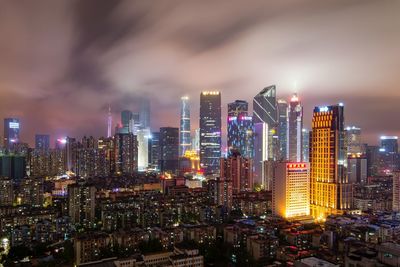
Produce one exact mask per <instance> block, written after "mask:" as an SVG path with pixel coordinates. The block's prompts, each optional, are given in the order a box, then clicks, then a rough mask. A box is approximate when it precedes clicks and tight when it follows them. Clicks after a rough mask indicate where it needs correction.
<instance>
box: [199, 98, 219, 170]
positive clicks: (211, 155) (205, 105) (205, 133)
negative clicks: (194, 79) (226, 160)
mask: <svg viewBox="0 0 400 267" xmlns="http://www.w3.org/2000/svg"><path fill="white" fill-rule="evenodd" d="M220 157H221V93H220V92H215V91H211V92H208V91H207V92H202V93H201V94H200V165H201V167H202V168H203V169H204V171H205V174H215V175H217V174H218V173H219V161H220V160H219V159H220Z"/></svg>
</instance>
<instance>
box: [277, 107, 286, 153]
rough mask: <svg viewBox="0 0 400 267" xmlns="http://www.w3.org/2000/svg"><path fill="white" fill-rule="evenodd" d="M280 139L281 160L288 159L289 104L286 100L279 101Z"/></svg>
mask: <svg viewBox="0 0 400 267" xmlns="http://www.w3.org/2000/svg"><path fill="white" fill-rule="evenodd" d="M278 114H279V117H278V137H279V138H278V139H279V159H280V160H286V159H287V153H288V152H287V146H288V104H287V102H286V101H285V100H283V99H279V100H278Z"/></svg>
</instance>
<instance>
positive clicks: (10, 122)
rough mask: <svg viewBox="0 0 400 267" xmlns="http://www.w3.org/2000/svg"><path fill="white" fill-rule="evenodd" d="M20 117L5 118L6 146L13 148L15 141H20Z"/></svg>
mask: <svg viewBox="0 0 400 267" xmlns="http://www.w3.org/2000/svg"><path fill="white" fill-rule="evenodd" d="M19 130H20V124H19V119H16V118H6V119H4V147H5V148H7V149H10V148H12V146H13V145H14V144H15V143H19V141H20V139H19Z"/></svg>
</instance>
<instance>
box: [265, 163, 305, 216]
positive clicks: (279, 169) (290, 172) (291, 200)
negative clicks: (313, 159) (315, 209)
mask: <svg viewBox="0 0 400 267" xmlns="http://www.w3.org/2000/svg"><path fill="white" fill-rule="evenodd" d="M273 184H274V186H273V190H272V205H273V212H274V214H276V215H279V216H282V217H284V218H294V217H298V216H307V215H310V191H309V190H310V167H309V164H308V163H306V162H302V163H292V162H278V163H276V171H275V175H274V178H273Z"/></svg>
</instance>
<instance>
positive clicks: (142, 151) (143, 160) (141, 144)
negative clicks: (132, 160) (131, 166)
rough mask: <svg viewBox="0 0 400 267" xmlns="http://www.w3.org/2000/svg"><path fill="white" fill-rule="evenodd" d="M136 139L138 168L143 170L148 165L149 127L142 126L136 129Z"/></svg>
mask: <svg viewBox="0 0 400 267" xmlns="http://www.w3.org/2000/svg"><path fill="white" fill-rule="evenodd" d="M136 136H137V141H138V170H139V171H144V170H145V169H147V167H148V166H149V137H150V129H149V128H142V129H138V130H137V131H136Z"/></svg>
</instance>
